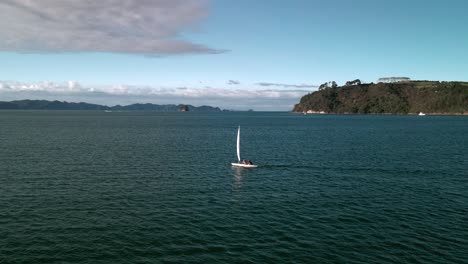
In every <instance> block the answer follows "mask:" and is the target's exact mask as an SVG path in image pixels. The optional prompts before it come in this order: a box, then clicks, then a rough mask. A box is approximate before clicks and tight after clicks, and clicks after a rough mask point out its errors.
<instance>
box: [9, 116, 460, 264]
mask: <svg viewBox="0 0 468 264" xmlns="http://www.w3.org/2000/svg"><path fill="white" fill-rule="evenodd" d="M238 125H241V129H242V131H241V141H242V142H241V151H242V153H241V154H242V158H245V159H251V160H253V161H254V162H256V163H257V164H258V165H259V168H257V169H250V170H246V169H244V170H242V169H233V168H231V166H230V162H233V161H236V153H235V140H236V133H237V126H238ZM467 135H468V117H448V116H443V117H438V116H424V117H418V116H339V115H337V116H335V115H319V116H317V115H314V116H312V115H307V116H304V115H295V114H288V113H210V114H202V113H199V114H196V113H104V112H39V111H37V112H27V111H26V112H20V111H18V112H15V111H12V112H10V111H2V112H0V144H1V145H0V147H1V150H0V263H160V262H163V263H164V262H174V263H265V262H269V263H320V262H323V263H362V262H371V263H462V262H465V263H466V259H467V257H468V136H467Z"/></svg>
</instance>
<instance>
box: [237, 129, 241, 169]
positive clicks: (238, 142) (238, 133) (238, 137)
mask: <svg viewBox="0 0 468 264" xmlns="http://www.w3.org/2000/svg"><path fill="white" fill-rule="evenodd" d="M237 159H238V160H239V162H240V161H241V159H240V126H239V128H238V129H237Z"/></svg>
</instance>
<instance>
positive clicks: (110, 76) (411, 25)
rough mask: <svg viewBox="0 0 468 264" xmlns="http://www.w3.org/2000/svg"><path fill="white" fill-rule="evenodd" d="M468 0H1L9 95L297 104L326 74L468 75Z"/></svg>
mask: <svg viewBox="0 0 468 264" xmlns="http://www.w3.org/2000/svg"><path fill="white" fill-rule="evenodd" d="M467 11H468V2H465V1H457V0H447V1H430V0H429V1H420V0H413V1H401V0H393V1H390V0H388V1H386V0H355V1H346V0H328V1H325V0H323V1H319V0H309V1H308V0H291V1H283V0H258V1H248V0H236V1H231V0H211V1H210V0H148V1H144V0H101V1H79V0H41V1H39V0H36V1H30V0H3V1H1V2H0V14H2V23H0V62H1V63H0V101H9V100H18V99H47V100H66V101H71V102H79V101H83V102H89V103H99V104H105V105H115V104H131V103H155V104H179V103H184V104H193V105H196V106H199V105H211V106H218V107H221V108H223V109H233V110H247V109H254V110H259V111H288V110H291V109H292V108H293V106H294V104H295V103H298V102H299V100H300V98H301V96H303V95H305V94H307V93H310V92H313V91H315V90H317V87H318V86H319V85H320V84H322V83H324V82H328V81H336V82H337V83H338V84H339V85H340V84H344V83H345V82H346V81H348V80H354V79H360V80H361V81H363V82H376V81H377V79H378V78H381V77H392V76H403V77H409V78H411V79H417V80H439V81H468V49H467V48H466V47H468V27H466V25H468V16H466V12H467Z"/></svg>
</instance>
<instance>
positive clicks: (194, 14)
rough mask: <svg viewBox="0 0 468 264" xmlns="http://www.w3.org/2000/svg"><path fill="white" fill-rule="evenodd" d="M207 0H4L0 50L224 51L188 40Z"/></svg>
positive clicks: (158, 52) (0, 27)
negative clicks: (182, 35)
mask: <svg viewBox="0 0 468 264" xmlns="http://www.w3.org/2000/svg"><path fill="white" fill-rule="evenodd" d="M207 5H208V3H207V1H206V0H153V1H141V0H99V1H74V0H41V1H29V0H3V1H2V2H0V14H2V21H3V23H1V24H0V51H14V52H114V53H136V54H145V55H154V56H159V55H170V54H184V53H219V52H222V50H218V49H213V48H210V47H207V46H205V45H202V44H196V43H191V42H189V41H187V40H183V39H182V38H181V37H180V35H181V33H183V32H184V31H186V30H193V29H195V28H196V26H197V22H199V21H200V20H201V19H203V18H204V17H205V16H206V15H207V13H208V7H207Z"/></svg>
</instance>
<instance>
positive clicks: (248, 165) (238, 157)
mask: <svg viewBox="0 0 468 264" xmlns="http://www.w3.org/2000/svg"><path fill="white" fill-rule="evenodd" d="M250 163H251V162H250ZM231 165H232V166H234V167H242V168H257V167H258V166H257V165H255V164H249V163H244V162H241V158H240V126H239V128H238V129H237V163H231Z"/></svg>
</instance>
